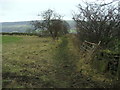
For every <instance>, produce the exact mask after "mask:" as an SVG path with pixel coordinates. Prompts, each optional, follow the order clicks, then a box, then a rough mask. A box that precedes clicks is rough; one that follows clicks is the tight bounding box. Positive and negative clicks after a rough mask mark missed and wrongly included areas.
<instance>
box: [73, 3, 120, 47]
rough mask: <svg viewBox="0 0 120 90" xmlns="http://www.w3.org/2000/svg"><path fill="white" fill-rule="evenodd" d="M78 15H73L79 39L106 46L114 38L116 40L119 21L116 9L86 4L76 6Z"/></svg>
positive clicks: (109, 6) (113, 6)
mask: <svg viewBox="0 0 120 90" xmlns="http://www.w3.org/2000/svg"><path fill="white" fill-rule="evenodd" d="M78 9H79V13H78V14H76V13H74V15H73V19H74V21H75V22H76V24H77V25H76V26H77V31H78V34H79V38H80V39H81V40H82V41H84V40H88V41H91V42H99V41H101V42H102V43H101V44H102V45H107V44H108V43H109V42H110V41H111V40H113V39H114V38H118V37H117V36H120V34H119V35H118V32H120V30H119V28H120V19H119V14H118V7H117V6H115V5H113V4H112V3H109V4H96V3H87V2H85V6H82V5H81V4H79V5H78Z"/></svg>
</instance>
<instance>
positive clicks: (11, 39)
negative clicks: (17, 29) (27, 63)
mask: <svg viewBox="0 0 120 90" xmlns="http://www.w3.org/2000/svg"><path fill="white" fill-rule="evenodd" d="M21 39H22V37H18V36H2V43H3V44H4V43H15V42H18V41H20V40H21Z"/></svg>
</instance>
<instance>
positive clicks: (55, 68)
mask: <svg viewBox="0 0 120 90" xmlns="http://www.w3.org/2000/svg"><path fill="white" fill-rule="evenodd" d="M72 38H74V37H73V36H69V35H68V36H65V37H61V38H60V39H59V40H58V41H53V40H52V38H50V37H41V38H40V37H37V36H3V51H2V53H3V54H2V58H3V88H5V87H8V88H44V87H48V88H52V87H54V88H59V87H64V88H66V87H67V88H68V87H75V88H76V87H78V88H90V87H111V83H112V81H111V79H109V78H108V77H105V75H104V74H100V73H98V72H97V71H96V70H95V69H92V68H91V66H90V64H86V63H85V62H84V59H82V58H81V57H80V53H79V52H78V50H77V48H76V47H75V46H74V44H73V41H72Z"/></svg>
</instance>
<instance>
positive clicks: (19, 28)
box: [2, 20, 75, 32]
mask: <svg viewBox="0 0 120 90" xmlns="http://www.w3.org/2000/svg"><path fill="white" fill-rule="evenodd" d="M67 22H68V23H69V25H70V28H71V29H74V28H75V22H74V21H72V20H67ZM29 29H33V27H32V25H31V24H30V21H22V22H3V23H2V32H26V30H29Z"/></svg>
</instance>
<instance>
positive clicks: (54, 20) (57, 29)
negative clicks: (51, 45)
mask: <svg viewBox="0 0 120 90" xmlns="http://www.w3.org/2000/svg"><path fill="white" fill-rule="evenodd" d="M40 16H41V17H42V19H43V20H42V21H41V22H40V21H35V22H34V23H33V25H34V27H35V29H37V28H40V29H42V30H47V31H49V33H50V35H51V36H52V38H53V39H57V38H58V36H59V35H60V34H61V33H64V34H66V33H68V29H69V25H68V24H67V22H65V21H63V20H62V16H61V15H59V14H57V13H55V11H53V10H51V9H48V10H46V11H44V12H42V13H41V15H40Z"/></svg>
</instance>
